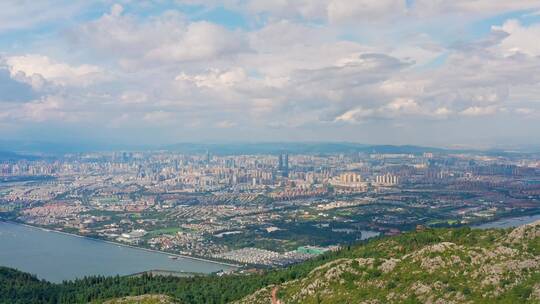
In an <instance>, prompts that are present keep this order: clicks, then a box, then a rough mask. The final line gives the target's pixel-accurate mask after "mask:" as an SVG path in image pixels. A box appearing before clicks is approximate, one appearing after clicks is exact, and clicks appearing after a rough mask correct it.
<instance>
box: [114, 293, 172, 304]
mask: <svg viewBox="0 0 540 304" xmlns="http://www.w3.org/2000/svg"><path fill="white" fill-rule="evenodd" d="M179 303H180V302H178V301H176V300H175V299H173V298H171V297H169V296H165V295H142V296H136V297H125V298H120V299H114V300H109V301H107V302H105V304H179Z"/></svg>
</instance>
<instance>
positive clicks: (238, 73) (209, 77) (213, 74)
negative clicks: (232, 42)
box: [176, 68, 247, 89]
mask: <svg viewBox="0 0 540 304" xmlns="http://www.w3.org/2000/svg"><path fill="white" fill-rule="evenodd" d="M246 79H247V76H246V72H245V71H244V69H242V68H233V69H230V70H227V71H220V70H218V69H212V70H210V71H209V72H208V73H206V74H198V75H187V74H186V73H182V74H180V75H178V76H176V80H177V81H184V82H188V83H192V84H194V85H195V86H196V87H208V88H214V89H219V88H224V87H232V86H234V85H236V84H238V83H240V82H243V81H246Z"/></svg>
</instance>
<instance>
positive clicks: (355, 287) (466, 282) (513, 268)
mask: <svg viewBox="0 0 540 304" xmlns="http://www.w3.org/2000/svg"><path fill="white" fill-rule="evenodd" d="M273 291H274V293H275V297H274V299H273V300H274V301H275V302H276V303H277V302H278V301H279V302H280V303H283V304H285V303H366V304H368V303H369V304H375V303H381V304H382V303H540V222H538V223H536V224H531V225H527V226H523V227H520V228H517V229H514V230H472V229H470V228H459V229H434V230H426V231H422V232H411V233H406V234H403V235H400V236H397V237H391V238H382V239H378V240H374V241H371V242H369V243H367V244H362V245H358V246H353V247H350V248H344V249H343V250H341V251H339V252H337V253H331V254H328V255H324V256H322V257H320V258H318V259H315V260H312V261H308V262H305V263H303V264H299V265H295V266H291V267H289V268H285V269H279V270H274V271H269V272H267V273H264V274H252V275H231V276H224V277H218V276H205V277H195V278H174V277H167V278H165V277H151V276H142V277H112V278H103V277H92V278H85V279H81V280H76V281H74V282H65V283H63V284H51V283H48V282H44V281H39V280H37V279H35V278H34V277H32V276H30V275H28V274H24V273H21V272H18V271H14V270H11V269H7V268H0V303H88V302H91V303H104V302H106V301H109V303H137V301H139V302H140V303H144V302H142V301H143V300H148V301H154V300H155V298H152V296H148V297H143V298H133V297H136V296H140V295H144V294H154V295H157V294H162V295H168V296H170V297H171V298H167V297H163V296H157V297H158V298H157V299H163V300H164V301H169V302H172V301H173V299H174V300H178V301H179V303H231V302H233V303H250V304H251V303H265V304H267V303H271V301H272V293H273ZM128 296H130V297H128ZM126 297H127V298H126ZM154 297H155V296H154ZM114 299H116V300H114ZM110 301H112V302H110ZM114 301H116V302H114ZM121 301H124V302H121ZM150 303H152V302H150ZM165 303H167V302H165Z"/></svg>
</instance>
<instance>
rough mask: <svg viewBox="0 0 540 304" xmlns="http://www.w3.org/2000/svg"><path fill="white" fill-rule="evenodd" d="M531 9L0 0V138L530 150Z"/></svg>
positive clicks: (536, 115) (533, 101)
mask: <svg viewBox="0 0 540 304" xmlns="http://www.w3.org/2000/svg"><path fill="white" fill-rule="evenodd" d="M539 133H540V0H511V1H509V0H223V1H218V0H178V1H173V0H170V1H167V0H155V1H150V0H148V1H144V0H137V1H135V0H133V1H127V0H125V1H109V0H101V1H86V0H84V1H83V0H79V1H77V0H27V1H25V0H2V1H0V138H2V139H22V140H40V141H51V142H101V143H103V142H108V143H144V144H166V143H176V142H205V141H210V142H227V141H353V142H361V143H372V144H375V143H387V144H421V145H433V146H447V147H448V146H473V147H487V146H511V145H527V144H540V135H539Z"/></svg>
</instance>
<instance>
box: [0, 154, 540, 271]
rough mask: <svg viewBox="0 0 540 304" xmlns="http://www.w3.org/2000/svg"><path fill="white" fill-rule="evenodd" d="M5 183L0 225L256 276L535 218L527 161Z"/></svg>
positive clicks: (322, 161)
mask: <svg viewBox="0 0 540 304" xmlns="http://www.w3.org/2000/svg"><path fill="white" fill-rule="evenodd" d="M0 180H1V183H0V219H3V220H9V221H15V222H20V223H25V224H28V225H32V226H39V227H42V228H45V229H53V230H57V231H62V232H66V233H73V234H78V235H83V236H88V237H92V238H98V239H103V240H107V241H111V242H116V243H122V244H125V245H131V246H138V247H144V248H148V249H154V250H160V251H165V252H167V253H169V254H170V255H171V256H170V258H172V259H174V258H176V256H177V255H188V256H193V257H204V258H207V259H212V260H217V261H228V262H231V263H234V264H238V265H250V266H259V267H272V266H283V265H289V264H293V263H297V262H301V261H304V260H307V259H310V258H312V257H314V256H317V255H320V254H321V253H324V252H327V251H334V250H336V249H339V248H340V247H343V246H348V245H350V244H353V243H358V242H359V241H362V240H366V239H368V238H373V237H377V236H382V235H398V234H401V233H402V232H404V231H409V230H415V229H419V227H420V228H421V227H454V226H461V225H477V224H481V223H485V222H489V221H493V220H496V219H500V218H505V217H515V216H522V215H533V214H538V213H540V156H539V155H536V154H525V153H508V152H505V153H502V152H501V153H482V152H467V151H451V150H434V151H429V150H426V151H422V152H415V153H385V152H377V151H371V152H369V151H368V152H347V153H322V154H314V153H292V152H288V151H282V152H280V153H272V154H239V153H235V154H228V155H227V154H223V153H213V151H207V152H203V153H189V154H188V153H179V152H170V151H156V152H111V153H79V154H65V155H62V156H57V157H36V158H34V159H32V160H28V159H12V160H4V161H3V162H1V163H0Z"/></svg>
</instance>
